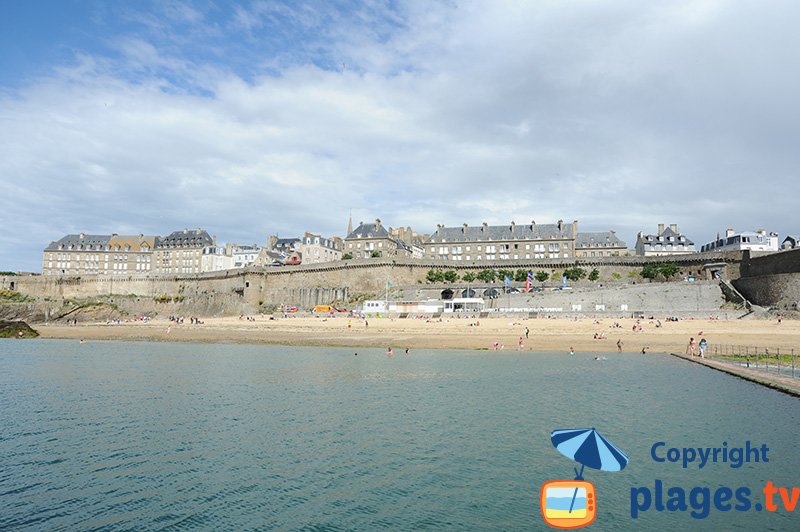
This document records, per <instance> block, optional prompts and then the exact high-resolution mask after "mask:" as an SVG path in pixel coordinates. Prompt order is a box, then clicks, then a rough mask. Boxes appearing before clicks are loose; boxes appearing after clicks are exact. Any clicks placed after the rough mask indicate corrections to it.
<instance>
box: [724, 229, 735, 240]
mask: <svg viewBox="0 0 800 532" xmlns="http://www.w3.org/2000/svg"><path fill="white" fill-rule="evenodd" d="M729 236H733V228H732V227H729V228H727V229H725V237H726V238H727V237H729Z"/></svg>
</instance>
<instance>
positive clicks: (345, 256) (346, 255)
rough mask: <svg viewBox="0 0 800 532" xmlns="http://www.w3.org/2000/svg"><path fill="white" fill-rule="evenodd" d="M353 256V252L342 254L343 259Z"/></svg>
mask: <svg viewBox="0 0 800 532" xmlns="http://www.w3.org/2000/svg"><path fill="white" fill-rule="evenodd" d="M352 258H353V255H352V253H345V254H344V255H342V260H350V259H352Z"/></svg>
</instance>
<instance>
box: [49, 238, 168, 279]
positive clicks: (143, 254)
mask: <svg viewBox="0 0 800 532" xmlns="http://www.w3.org/2000/svg"><path fill="white" fill-rule="evenodd" d="M155 240H156V237H155V236H145V235H135V236H133V235H132V236H128V235H118V234H117V233H112V234H110V235H87V234H86V233H79V234H71V235H66V236H65V237H63V238H61V239H60V240H57V241H55V242H51V243H50V245H48V246H47V247H46V248H45V250H44V254H43V257H42V274H44V275H131V274H142V273H150V271H151V269H152V259H153V248H154V246H155Z"/></svg>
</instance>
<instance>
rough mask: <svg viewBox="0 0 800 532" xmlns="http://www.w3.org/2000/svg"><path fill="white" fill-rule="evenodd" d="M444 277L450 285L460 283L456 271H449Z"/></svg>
mask: <svg viewBox="0 0 800 532" xmlns="http://www.w3.org/2000/svg"><path fill="white" fill-rule="evenodd" d="M442 276H443V277H444V280H445V281H447V282H448V283H454V282H456V281H458V272H456V271H455V270H447V271H446V272H444V273H443V274H442Z"/></svg>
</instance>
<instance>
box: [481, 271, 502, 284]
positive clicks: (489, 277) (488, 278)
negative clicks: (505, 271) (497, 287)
mask: <svg viewBox="0 0 800 532" xmlns="http://www.w3.org/2000/svg"><path fill="white" fill-rule="evenodd" d="M496 278H497V272H496V271H494V270H493V269H491V268H488V269H486V270H481V271H480V272H478V279H480V280H481V281H483V282H486V283H491V282H492V281H494V280H495V279H496Z"/></svg>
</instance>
